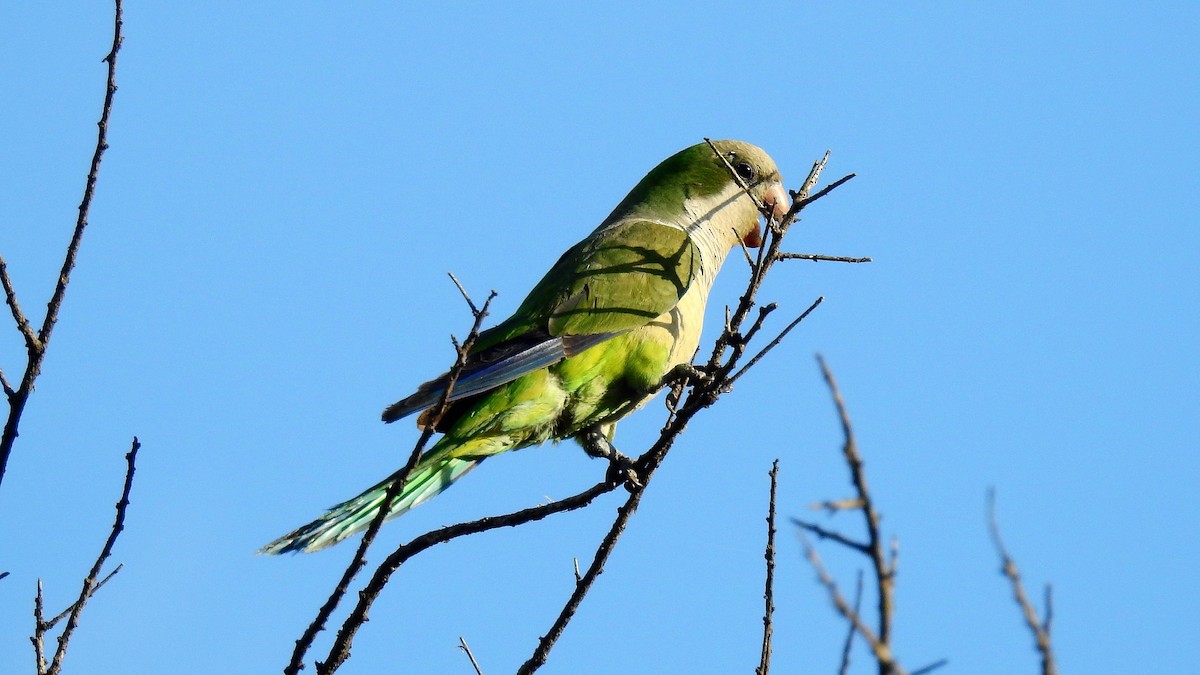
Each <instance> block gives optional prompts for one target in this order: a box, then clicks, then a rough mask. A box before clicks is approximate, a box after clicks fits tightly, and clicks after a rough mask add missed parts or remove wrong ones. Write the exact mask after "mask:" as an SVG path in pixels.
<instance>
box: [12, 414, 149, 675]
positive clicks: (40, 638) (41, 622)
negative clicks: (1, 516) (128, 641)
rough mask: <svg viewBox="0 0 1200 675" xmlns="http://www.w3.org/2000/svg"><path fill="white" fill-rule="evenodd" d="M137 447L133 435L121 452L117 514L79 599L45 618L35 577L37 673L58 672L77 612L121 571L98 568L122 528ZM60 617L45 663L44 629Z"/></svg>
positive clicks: (34, 645)
mask: <svg viewBox="0 0 1200 675" xmlns="http://www.w3.org/2000/svg"><path fill="white" fill-rule="evenodd" d="M141 447H142V444H141V443H139V442H138V439H137V438H136V437H135V438H134V439H133V444H132V445H131V446H130V448H129V452H128V453H126V454H125V463H126V469H125V487H124V488H123V489H122V490H121V498H120V499H119V500H117V515H116V517H115V518H114V519H113V525H112V530H111V531H110V532H109V535H108V540H107V541H105V542H104V547H103V548H102V549H100V555H99V556H97V557H96V562H95V563H94V564H93V565H92V569H91V570H90V571H89V572H88V575H87V577H86V578H84V580H83V589H82V590H80V592H79V599H77V600H76V601H75V602H73V603H71V605H70V606H69V607H67V608H66V609H64V610H63V611H62V612H61V613H59V614H58V615H57V616H55V617H54V618H52V619H50V620H48V621H47V620H46V618H45V613H44V605H43V600H42V580H41V579H38V582H37V596H36V597H35V599H34V604H33V619H34V628H33V636H32V637H31V638H30V641H31V642H32V643H33V651H34V655H35V657H36V658H37V672H38V675H58V673H59V671H61V670H62V663H63V659H64V658H66V655H67V645H68V643H70V641H71V636H72V635H74V633H75V629H76V628H77V627H78V626H79V616H80V614H82V613H83V607H84V605H86V604H87V601H88V600H89V599H91V597H92V596H93V595H95V594H96V592H97V591H99V590H100V589H101V588H102V587H103V586H104V585H105V584H107V583H108V581H109V580H110V579H112V578H113V577H114V576H116V574H117V572H120V571H121V567H122V566H121V565H117V567H116V568H114V569H113V571H111V572H109V573H108V575H107V576H105V577H104V578H103V579H100V570H101V569H102V568H103V567H104V563H105V561H106V560H108V557H109V556H110V555H112V550H113V546H115V545H116V543H117V537H119V536H120V535H121V532H122V531H123V530H124V529H125V511H126V509H127V508H128V507H129V492H130V490H131V489H132V488H133V472H134V470H135V466H136V462H137V453H138V450H139V449H140V448H141ZM64 618H65V619H66V620H67V623H66V624H65V626H64V627H63V630H62V633H61V634H60V635H59V636H58V648H57V649H56V650H55V652H54V657H53V658H52V659H51V661H50V663H49V665H47V664H46V652H45V637H46V633H47V632H49V631H50V630H53V629H54V627H55V626H56V625H58V622H59V621H62V620H63V619H64Z"/></svg>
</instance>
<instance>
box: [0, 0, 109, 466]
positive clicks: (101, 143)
mask: <svg viewBox="0 0 1200 675" xmlns="http://www.w3.org/2000/svg"><path fill="white" fill-rule="evenodd" d="M123 11H124V10H123V7H122V4H121V0H115V9H114V19H113V41H112V48H111V49H110V50H109V52H108V55H107V56H105V57H104V61H105V63H107V64H108V78H107V85H106V88H105V93H104V104H103V106H102V107H101V110H100V121H99V122H98V123H97V127H99V131H98V132H97V135H96V147H95V150H93V151H92V162H91V167H90V168H89V169H88V175H87V181H86V183H85V185H84V188H83V200H82V201H81V202H80V203H79V215H78V217H77V218H76V220H75V231H74V233H73V234H72V235H71V242H70V243H69V244H68V245H67V252H66V256H65V257H64V259H63V265H62V269H61V270H60V271H59V273H58V281H57V282H56V284H55V286H54V292H53V293H52V294H51V296H50V302H49V303H48V304H47V305H46V316H45V318H44V319H43V320H42V327H41V328H40V329H39V330H38V331H37V333H36V334H35V333H34V331H33V326H32V325H31V324H30V322H29V320H28V318H27V317H26V316H25V314H24V312H22V311H21V306H20V304H18V302H17V293H16V290H15V288H14V287H13V282H12V279H11V278H10V277H9V274H8V266H7V265H6V264H5V262H4V259H3V257H0V286H3V288H4V299H5V302H7V303H8V307H9V309H10V310H11V311H12V316H13V320H14V321H15V322H16V324H17V330H18V331H20V332H21V335H22V336H23V337H24V339H25V351H26V353H27V360H26V363H25V373H24V375H22V376H21V382H20V384H19V385H17V386H16V387H15V388H14V387H13V386H12V384H11V383H9V382H8V380H7V379H5V378H4V377H3V374H2V373H0V387H3V389H4V393H5V395H6V396H7V398H8V419H7V421H6V422H5V424H4V431H3V432H2V433H0V483H3V482H4V472H5V470H6V468H7V467H8V458H9V456H10V455H11V454H12V448H13V444H14V443H15V442H16V440H17V436H18V427H19V426H20V423H21V415H22V414H23V413H24V411H25V404H26V403H27V402H28V401H29V395H30V394H32V393H33V385H34V382H35V381H36V380H37V377H38V375H39V374H40V373H41V372H42V362H43V361H44V360H45V358H46V349H47V347H48V346H49V345H50V335H51V333H53V332H54V325H55V323H56V322H57V321H58V313H59V310H60V309H61V308H62V303H63V297H64V296H65V295H66V292H67V284H68V283H69V282H70V280H71V270H73V269H74V268H75V258H76V256H77V255H78V253H79V244H80V242H81V241H83V231H84V229H86V228H87V225H88V213H89V211H90V210H91V207H92V198H93V196H95V194H96V179H97V178H98V176H99V175H100V160H101V158H102V157H103V156H104V151H105V150H107V149H108V117H109V114H110V113H111V112H112V105H113V95H114V94H115V93H116V92H117V83H116V77H117V53H118V52H119V51H120V50H121V42H122V41H123V40H124V37H123V36H122V33H121V29H122V26H123V25H124V17H123Z"/></svg>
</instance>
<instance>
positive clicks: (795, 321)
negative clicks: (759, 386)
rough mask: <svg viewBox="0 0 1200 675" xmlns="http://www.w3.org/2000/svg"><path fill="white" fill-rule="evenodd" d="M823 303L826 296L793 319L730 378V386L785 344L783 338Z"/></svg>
mask: <svg viewBox="0 0 1200 675" xmlns="http://www.w3.org/2000/svg"><path fill="white" fill-rule="evenodd" d="M822 302H825V296H823V295H822V296H820V297H818V298H817V299H816V300H814V301H813V303H812V304H811V305H809V306H808V309H806V310H804V311H803V312H801V313H800V316H798V317H796V318H795V319H793V320H792V322H791V323H789V324H788V325H787V326H786V327H785V328H784V329H783V330H781V331H779V335H776V336H775V339H774V340H771V341H770V342H769V343H767V346H766V347H763V348H762V349H761V350H759V352H758V353H757V354H755V355H754V357H753V358H751V359H750V361H749V362H748V363H747V364H746V365H744V366H742V369H741V370H739V371H737V373H735V374H734V376H733V377H731V378H729V384H730V385H732V384H733V383H734V382H736V381H737V379H738V378H739V377H741V376H742V375H743V374H745V372H746V371H747V370H750V367H751V366H753V365H754V364H756V363H758V362H759V360H760V359H762V357H764V356H766V355H767V352H769V351H771V350H772V349H774V348H775V347H776V346H777V345H778V344H779V343H780V342H783V338H785V337H787V334H788V333H790V332H792V329H793V328H795V327H796V326H798V325H799V324H800V322H801V321H803V320H805V319H807V318H808V315H809V314H812V312H813V310H814V309H816V308H817V307H818V306H819V305H820V304H821V303H822Z"/></svg>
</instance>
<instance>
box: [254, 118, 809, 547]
mask: <svg viewBox="0 0 1200 675" xmlns="http://www.w3.org/2000/svg"><path fill="white" fill-rule="evenodd" d="M713 145H714V146H715V147H716V150H717V151H719V153H720V155H721V156H718V155H717V153H715V152H714V151H713V148H712V147H709V145H708V144H707V143H700V144H697V145H693V146H692V147H690V148H687V149H685V150H682V151H680V152H678V153H676V154H675V155H673V156H671V157H669V158H667V159H666V160H665V161H663V162H662V163H661V164H659V165H658V166H657V167H655V168H654V169H653V170H652V171H651V172H650V173H649V174H647V175H646V177H645V178H643V179H642V180H641V182H639V183H638V184H637V186H636V187H634V188H633V190H632V191H631V192H630V193H629V195H628V196H626V197H625V199H623V200H622V201H621V203H620V204H618V205H617V208H616V209H614V210H613V212H612V214H611V215H609V216H608V218H605V219H604V222H602V223H600V226H599V227H597V228H596V229H595V230H594V231H593V232H592V233H591V234H589V235H588V236H587V237H586V238H585V239H583V241H581V242H579V243H578V244H576V245H575V246H573V247H571V249H570V250H568V251H567V252H566V253H564V254H563V255H562V257H561V258H559V259H558V262H556V263H555V264H554V266H553V267H551V268H550V271H549V272H547V273H546V275H545V276H544V277H543V278H542V280H541V281H539V282H538V284H537V285H536V286H534V288H533V290H532V291H530V293H529V296H528V297H527V298H525V301H524V302H522V303H521V306H520V307H518V308H517V311H516V313H514V314H513V315H512V316H511V317H509V318H508V319H506V320H504V321H502V322H501V323H499V324H498V325H496V326H494V327H492V328H490V329H488V330H486V331H483V332H482V333H480V334H479V337H478V339H477V340H476V341H475V344H474V345H473V347H472V349H471V351H470V353H469V355H468V358H467V361H466V365H465V367H464V368H463V370H462V372H461V373H460V375H459V378H458V381H457V382H456V383H455V385H454V387H453V388H452V389H451V395H450V397H449V400H450V401H451V403H450V404H449V407H448V409H447V411H446V413H445V414H444V415H443V416H442V418H441V419H440V420H439V421H438V422H437V427H436V429H435V430H436V431H438V432H440V433H442V434H443V435H442V437H441V438H440V439H439V440H438V441H437V442H436V443H434V445H433V446H432V447H431V448H430V449H429V450H428V451H427V452H426V453H425V455H424V456H423V457H421V459H420V461H419V462H418V463H417V465H416V467H415V469H414V470H413V472H412V474H411V475H409V477H408V481H407V482H406V484H405V485H404V488H403V490H401V492H400V493H399V495H398V496H397V497H396V498H395V499H394V500H393V502H392V504H391V506H390V509H389V513H388V518H394V517H396V516H399V515H400V514H402V513H405V512H406V511H408V510H409V509H411V508H413V507H414V506H416V505H417V504H420V503H422V502H424V501H426V500H428V499H430V498H432V497H434V496H435V495H437V494H438V493H440V492H441V491H442V490H445V489H446V488H447V487H449V486H450V484H451V483H453V482H454V481H456V480H458V479H459V478H460V477H462V476H463V475H464V474H465V473H467V472H468V471H470V470H471V469H473V468H475V467H476V466H477V465H478V464H479V463H480V462H482V461H483V460H485V459H487V458H488V457H491V456H493V455H498V454H500V453H502V452H507V451H509V450H519V449H521V448H526V447H529V446H532V445H538V444H540V443H543V442H545V441H561V440H564V439H567V438H575V439H577V440H580V441H581V442H583V441H584V439H585V437H587V438H598V436H597V434H599V435H600V436H599V438H603V439H606V440H608V441H611V439H612V436H613V432H614V431H615V428H616V423H617V421H618V420H620V419H621V418H623V417H624V416H626V415H628V414H629V413H631V412H633V411H635V410H637V409H638V408H640V407H641V406H643V405H645V403H646V402H647V401H649V400H650V398H651V397H653V395H654V393H655V392H656V391H657V390H658V388H659V384H660V382H661V381H662V379H663V377H664V376H665V375H666V374H667V373H669V372H670V371H671V370H672V369H673V368H674V367H676V366H677V365H679V364H683V363H688V362H690V361H691V359H692V356H693V355H694V354H695V353H696V348H697V347H698V346H699V343H700V329H701V325H702V323H703V320H704V306H705V303H706V301H707V300H708V292H709V289H710V288H711V287H712V283H713V279H714V278H715V277H716V275H717V272H718V271H719V270H720V268H721V264H722V263H723V262H724V261H725V256H726V255H727V254H728V253H729V252H730V250H731V249H732V248H733V247H734V246H737V245H738V242H739V241H740V242H742V243H744V244H745V245H746V246H748V247H757V246H760V245H761V244H762V231H761V229H760V226H759V215H760V211H759V206H758V205H762V207H763V209H764V210H765V211H766V212H767V213H770V214H771V215H772V217H774V218H775V219H776V220H778V219H779V218H781V217H782V216H783V214H784V213H786V211H787V209H788V197H787V193H786V192H785V191H784V189H783V186H782V184H781V179H780V176H779V171H778V169H776V167H775V162H774V161H772V160H771V158H770V156H768V155H767V153H765V152H763V150H762V149H760V148H758V147H756V146H753V145H750V144H748V143H743V142H741V141H716V142H715V143H714V144H713ZM726 163H728V164H726ZM730 168H732V169H733V173H736V174H737V176H738V178H740V181H739V180H735V179H734V177H733V175H732V174H731V172H730ZM739 183H741V184H744V185H745V186H746V187H745V189H744V188H743V187H742V185H740V184H739ZM747 192H749V194H747ZM751 195H753V198H752V197H751ZM756 201H757V204H756ZM446 384H447V374H443V375H442V376H440V377H438V378H436V379H433V380H430V381H429V382H426V383H425V384H423V385H421V386H420V387H419V388H418V389H417V391H416V393H414V394H412V395H411V396H409V397H407V398H405V399H403V400H401V401H399V402H397V403H395V404H393V405H391V406H389V407H388V408H387V409H386V410H384V411H383V421H384V422H394V421H396V420H398V419H400V418H402V417H404V416H406V415H409V414H412V413H415V412H422V411H423V413H422V414H421V415H420V416H418V419H417V424H418V426H419V427H421V428H425V427H426V426H427V425H428V424H429V423H430V422H431V421H432V420H430V417H431V416H432V414H433V412H434V411H433V410H432V408H434V407H436V406H437V404H438V402H439V401H440V400H441V397H442V395H443V393H444V391H445V388H446ZM589 435H590V436H589ZM585 445H586V444H585ZM398 476H399V472H397V473H396V474H393V475H391V476H389V477H388V478H386V479H384V480H383V481H382V482H380V483H379V484H377V485H375V486H374V487H372V488H370V489H368V490H367V491H366V492H363V493H362V494H360V495H359V496H357V497H354V498H353V499H350V500H348V501H345V502H342V503H341V504H338V505H337V506H334V507H333V508H331V509H330V510H329V511H328V512H327V513H326V514H325V515H323V516H321V517H320V518H318V519H316V520H314V521H313V522H311V523H309V524H307V525H304V526H303V527H301V528H299V529H297V530H295V531H293V532H290V533H288V534H286V535H284V536H282V537H280V538H279V539H276V540H275V541H273V542H271V543H270V544H267V545H266V546H265V547H263V549H262V550H261V551H260V552H261V553H271V554H278V553H285V552H290V551H304V552H312V551H318V550H320V549H323V548H326V547H328V546H332V545H333V544H336V543H337V542H339V541H342V540H343V539H345V538H347V537H349V536H351V535H353V534H355V533H356V532H359V531H361V530H364V529H366V528H367V526H368V525H369V524H370V523H371V521H372V519H373V518H375V516H376V515H377V514H378V512H379V508H380V506H381V504H382V502H383V500H384V495H385V494H386V493H387V490H388V487H389V486H390V485H391V484H392V481H393V480H395V479H396V478H398Z"/></svg>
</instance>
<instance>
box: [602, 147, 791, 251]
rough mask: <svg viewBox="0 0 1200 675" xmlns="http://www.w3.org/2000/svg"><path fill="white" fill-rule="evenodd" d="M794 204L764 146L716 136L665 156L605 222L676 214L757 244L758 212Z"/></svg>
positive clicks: (777, 213) (728, 239)
mask: <svg viewBox="0 0 1200 675" xmlns="http://www.w3.org/2000/svg"><path fill="white" fill-rule="evenodd" d="M713 148H716V152H714V151H713ZM730 169H732V171H730ZM735 175H736V178H735V177H734V176H735ZM758 205H762V207H763V211H762V212H760V211H759V207H758ZM789 206H790V204H789V201H788V196H787V192H786V191H785V190H784V189H783V184H782V178H781V177H780V175H779V169H778V168H776V166H775V162H774V160H772V159H771V157H770V155H768V154H767V153H766V152H765V151H763V149H762V148H759V147H757V146H755V145H751V144H749V143H745V142H742V141H733V140H725V141H713V144H712V146H709V144H708V143H698V144H696V145H693V146H691V147H690V148H686V149H684V150H681V151H679V152H677V153H675V154H674V155H672V156H670V157H668V158H667V159H665V160H663V161H662V163H660V164H659V165H658V166H656V167H654V169H653V170H651V171H650V173H648V174H646V177H645V178H643V179H642V180H641V182H640V183H638V184H637V186H636V187H634V188H633V190H632V191H630V193H629V195H628V196H626V197H625V199H623V200H622V201H621V203H620V204H619V205H617V208H616V209H615V210H614V211H613V212H612V214H611V215H610V216H609V217H608V218H607V219H606V220H605V223H612V222H615V221H617V220H620V219H622V218H625V217H630V216H632V217H642V218H648V219H653V220H659V221H662V220H674V221H676V223H677V224H678V225H680V226H681V227H686V228H687V229H688V231H689V232H691V231H695V230H701V231H702V232H703V233H705V234H708V235H710V236H711V237H713V238H715V239H717V240H719V241H720V242H721V243H722V244H728V246H729V247H733V246H736V245H737V243H738V241H739V240H740V241H741V242H742V243H743V244H745V245H746V246H748V247H750V248H756V247H758V246H761V245H762V230H761V228H760V227H759V221H758V218H759V215H768V214H769V215H770V216H771V217H772V218H773V219H775V220H776V221H778V220H780V219H781V218H783V216H784V215H785V214H786V213H787V210H788V207H789ZM680 220H682V221H683V222H680ZM601 227H603V225H602V226H601ZM726 250H728V249H726Z"/></svg>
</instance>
